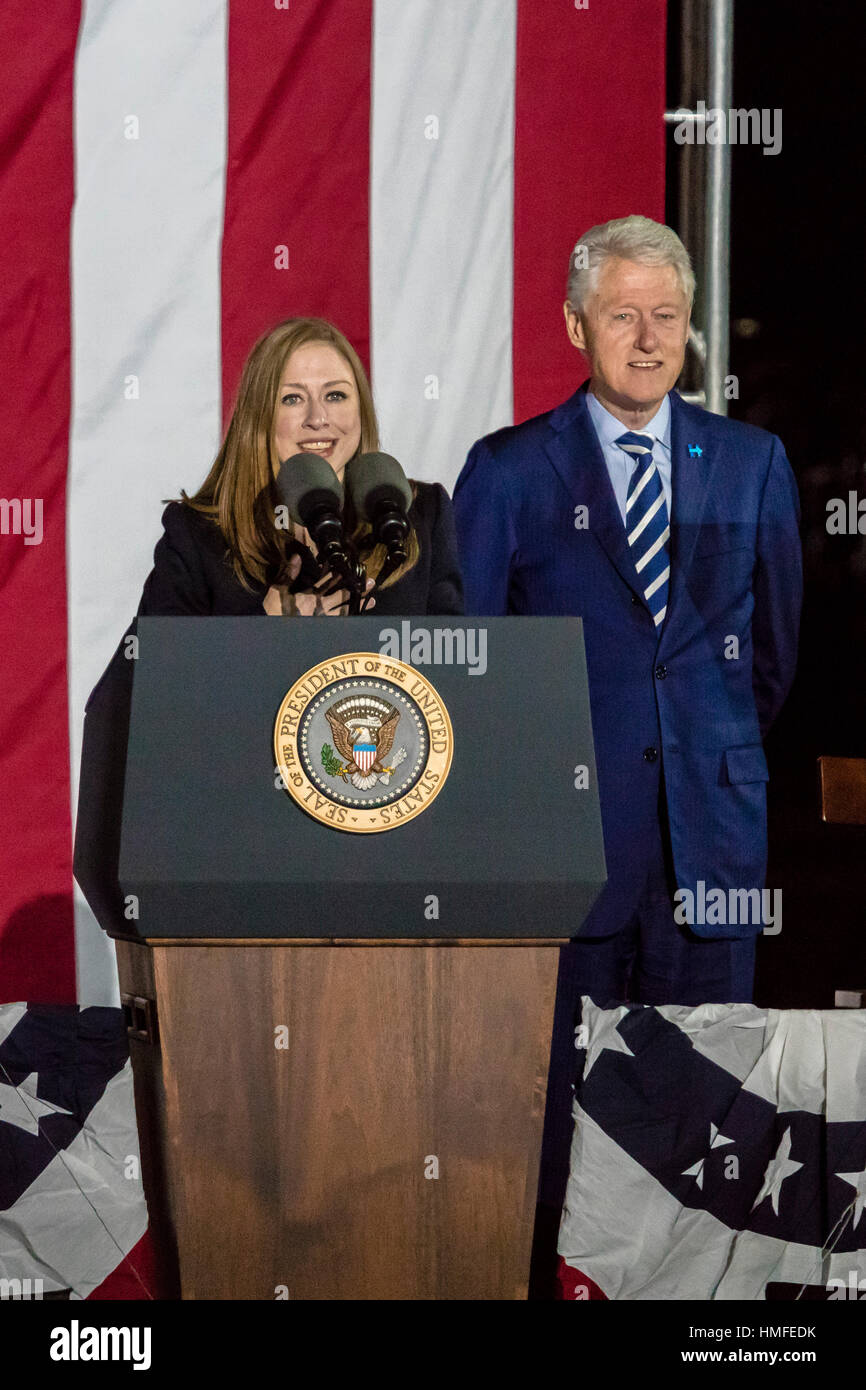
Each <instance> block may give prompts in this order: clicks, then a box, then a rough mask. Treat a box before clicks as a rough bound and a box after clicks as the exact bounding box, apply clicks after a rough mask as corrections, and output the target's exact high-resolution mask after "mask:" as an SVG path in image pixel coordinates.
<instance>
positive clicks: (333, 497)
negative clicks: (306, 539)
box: [276, 454, 363, 591]
mask: <svg viewBox="0 0 866 1390" xmlns="http://www.w3.org/2000/svg"><path fill="white" fill-rule="evenodd" d="M276 491H277V497H278V498H279V501H280V503H281V505H282V506H284V507H285V508H286V509H287V511H288V513H289V516H290V517H291V518H292V521H294V522H296V523H297V524H298V525H299V526H304V527H305V528H306V529H307V531H308V532H309V533H310V539H311V540H312V542H313V544H314V545H315V547H316V551H317V553H318V556H319V560H320V562H321V564H322V567H323V568H324V569H330V570H333V571H334V572H335V573H336V574H339V575H341V576H342V577H343V579H345V580H346V582H347V584H348V585H349V588H350V589H351V590H352V591H355V590H357V589H358V588H359V586H360V584H362V583H363V580H362V578H361V576H360V575H359V573H358V565H357V563H356V562H355V561H353V560H352V559H351V558H350V556H349V554H348V551H347V548H346V541H345V537H344V535H343V518H342V511H343V485H342V483H341V482H340V480H339V479H338V477H337V475H336V474H335V472H334V470H333V468H332V467H331V465H330V464H329V463H328V461H327V460H326V459H323V458H319V457H318V455H316V454H294V455H293V457H292V458H288V459H286V460H285V461H284V462H283V463H281V464H280V467H279V471H278V473H277V478H276Z"/></svg>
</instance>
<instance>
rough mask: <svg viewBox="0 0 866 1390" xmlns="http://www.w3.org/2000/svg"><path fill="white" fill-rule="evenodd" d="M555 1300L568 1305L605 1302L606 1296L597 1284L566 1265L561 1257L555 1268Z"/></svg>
mask: <svg viewBox="0 0 866 1390" xmlns="http://www.w3.org/2000/svg"><path fill="white" fill-rule="evenodd" d="M556 1298H557V1300H564V1301H565V1302H568V1303H601V1302H605V1303H606V1302H607V1294H606V1293H602V1291H601V1289H600V1288H599V1287H598V1284H596V1283H595V1282H594V1281H593V1280H592V1279H588V1278H587V1277H586V1275H585V1274H581V1272H580V1270H579V1269H574V1268H573V1267H572V1266H571V1265H567V1264H566V1263H565V1260H564V1259H563V1258H562V1256H561V1255H560V1257H559V1260H558V1262H557V1267H556Z"/></svg>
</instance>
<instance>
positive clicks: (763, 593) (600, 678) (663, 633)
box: [454, 386, 802, 937]
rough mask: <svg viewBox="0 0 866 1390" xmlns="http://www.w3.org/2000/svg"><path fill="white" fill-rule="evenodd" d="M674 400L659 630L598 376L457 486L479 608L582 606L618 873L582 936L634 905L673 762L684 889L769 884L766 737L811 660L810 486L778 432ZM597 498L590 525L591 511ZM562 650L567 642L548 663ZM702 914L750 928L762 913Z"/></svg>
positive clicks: (609, 846)
mask: <svg viewBox="0 0 866 1390" xmlns="http://www.w3.org/2000/svg"><path fill="white" fill-rule="evenodd" d="M671 411H672V415H671V448H672V492H673V497H672V505H671V513H672V514H671V581H670V588H669V594H668V610H667V616H666V618H665V621H664V623H663V625H662V628H661V630H660V632H657V631H656V629H655V627H654V625H653V620H652V617H651V614H650V611H649V608H648V606H647V604H646V603H645V601H644V598H643V592H642V589H641V585H640V580H639V578H638V575H637V572H636V570H635V567H634V562H633V559H632V555H631V551H630V549H629V546H628V542H627V540H626V535H625V527H624V526H623V522H622V518H621V516H620V513H619V511H618V509H617V505H616V500H615V498H614V494H613V489H612V487H611V484H610V479H609V477H608V472H607V468H606V466H605V462H604V457H603V454H602V451H601V446H600V445H599V442H598V438H597V436H596V433H595V430H594V428H593V426H592V422H591V420H590V416H589V411H588V410H587V406H586V387H585V386H583V387H581V388H580V389H579V390H578V391H577V392H575V394H574V395H573V396H572V397H571V398H570V399H569V400H567V401H566V402H565V403H564V404H563V405H561V406H559V407H558V408H557V409H556V410H553V411H551V412H549V413H548V414H545V415H540V416H538V417H536V418H535V419H533V420H528V421H526V423H525V424H522V425H517V426H513V427H510V428H508V429H502V430H498V431H497V432H496V433H495V434H491V435H488V436H487V437H486V438H484V439H481V440H479V441H478V443H477V444H475V445H474V446H473V448H472V450H471V452H470V454H469V457H468V458H467V460H466V464H465V466H464V468H463V471H462V473H461V474H460V477H459V479H458V480H457V486H456V489H455V493H454V510H455V517H456V522H457V536H458V544H459V547H460V555H461V563H462V569H463V577H464V585H465V592H466V611H467V613H473V614H477V615H488V614H489V615H491V616H492V615H495V614H504V613H517V614H521V613H522V614H576V615H579V616H580V617H581V618H583V620H584V632H585V640H586V655H587V665H588V669H589V685H590V699H591V705H592V717H593V735H594V740H595V751H596V760H597V765H598V778H599V796H600V801H601V813H602V821H603V826H604V838H605V851H606V858H607V869H608V885H607V887H606V889H605V890H604V893H603V894H602V896H601V898H600V900H599V902H598V904H597V905H596V907H595V908H594V909H593V912H592V913H591V914H590V917H589V919H588V920H587V922H586V924H585V925H584V928H583V930H582V932H581V935H595V936H598V935H605V934H607V933H609V932H612V931H616V930H618V929H619V928H620V927H622V926H623V925H624V924H625V921H626V919H627V918H628V916H629V915H630V914H631V913H632V912H633V911H634V909H635V906H636V903H637V899H638V897H639V895H640V892H641V888H642V885H643V880H644V876H645V874H646V870H647V864H648V855H649V854H650V853H651V852H652V846H653V845H655V844H657V842H658V829H657V827H658V819H659V778H660V776H663V777H664V783H665V790H666V793H667V808H668V816H669V822H670V843H671V849H672V852H673V862H674V870H675V877H676V881H677V885H678V886H679V887H680V888H688V889H691V891H692V892H695V893H697V892H698V891H699V890H698V889H697V883H698V881H699V880H703V881H704V883H705V885H706V891H707V892H708V891H709V890H710V889H711V888H721V889H723V890H726V894H727V890H730V889H732V888H740V889H747V890H748V889H752V888H761V887H763V884H764V878H765V873H766V785H765V784H766V781H767V775H768V774H767V763H766V758H765V756H764V750H763V746H762V743H761V740H762V737H763V735H764V734H765V733H766V731H767V729H768V728H769V726H770V724H771V723H772V721H773V719H774V718H775V716H776V715H777V713H778V712H779V709H780V708H781V705H782V703H783V701H784V699H785V696H786V695H787V693H788V690H789V689H790V686H791V682H792V680H793V677H794V669H795V664H796V651H797V634H798V627H799V616H800V604H801V595H802V563H801V548H800V540H799V531H798V523H799V507H798V502H797V489H796V484H795V481H794V476H793V473H792V471H791V467H790V465H789V463H788V460H787V458H786V456H785V451H784V449H783V447H782V445H781V443H780V441H779V440H778V439H777V438H776V437H775V435H771V434H768V433H767V432H766V431H764V430H760V429H757V428H755V427H754V426H751V425H746V424H742V423H741V422H739V421H735V420H727V419H724V418H723V417H721V416H718V415H713V414H710V413H709V412H708V411H705V410H700V409H698V408H696V407H695V406H691V405H687V404H686V403H685V402H684V401H683V400H682V399H681V398H680V396H679V395H677V393H676V392H671ZM583 507H585V508H587V510H588V525H586V526H585V527H584V526H577V527H576V525H575V521H576V518H577V520H578V521H580V520H581V518H582V515H583V514H582V513H576V510H575V509H576V508H583ZM557 658H558V654H557V652H555V651H551V653H550V660H551V664H553V663H555V662H556V661H557ZM654 750H655V752H656V753H657V756H656V757H655V758H653V756H652V754H653V751H654ZM563 756H564V757H565V758H567V757H568V753H566V752H564V755H563ZM745 915H747V914H745V913H743V912H742V911H741V912H740V916H741V917H742V916H745ZM748 915H749V916H750V917H751V916H752V914H751V913H750V914H748ZM693 930H694V931H695V932H697V933H698V934H700V935H703V936H708V937H712V936H748V935H750V934H752V933H753V932H756V931H758V930H760V922H758V923H756V924H752V923H751V922H749V923H742V922H741V924H740V925H734V926H731V925H730V923H729V922H728V923H723V924H722V925H716V924H701V923H696V924H695V925H694V927H693Z"/></svg>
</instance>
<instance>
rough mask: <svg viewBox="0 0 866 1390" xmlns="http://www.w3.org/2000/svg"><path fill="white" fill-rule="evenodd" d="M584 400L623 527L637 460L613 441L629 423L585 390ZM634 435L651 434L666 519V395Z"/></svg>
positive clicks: (668, 408) (668, 420) (668, 490)
mask: <svg viewBox="0 0 866 1390" xmlns="http://www.w3.org/2000/svg"><path fill="white" fill-rule="evenodd" d="M586 403H587V406H588V408H589V418H590V419H591V420H592V423H593V426H594V428H595V432H596V434H597V435H598V442H599V444H600V445H601V451H602V453H603V454H604V461H605V463H606V464H607V472H608V477H609V478H610V481H611V486H612V487H613V491H614V496H615V497H616V504H617V506H618V507H619V511H620V516H621V517H622V524H623V526H625V504H626V498H627V497H628V485H629V482H630V480H631V475H632V473H633V472H634V470H635V468H636V467H637V464H638V461H637V459H635V458H634V457H633V456H632V455H631V454H627V453H626V452H625V450H624V449H621V448H620V447H619V445H618V444H616V443H615V442H614V441H615V440H617V439H618V438H619V437H620V435H622V434H626V433H627V432H628V425H624V424H623V423H622V421H621V420H617V419H616V417H615V416H613V415H611V413H610V411H609V410H606V409H605V407H604V406H603V405H602V403H601V401H600V400H598V398H597V397H596V396H594V395H593V394H592V392H591V391H588V392H587V394H586ZM635 433H637V434H651V435H652V437H653V458H654V459H655V463H656V468H657V469H658V471H659V477H660V478H661V480H662V487H663V489H664V494H665V503H666V505H667V509H668V518H670V514H671V403H670V400H669V398H668V397H667V396H665V398H664V400H663V401H662V403H661V405H660V406H659V408H658V410H657V411H656V413H655V415H654V416H653V418H652V419H651V420H650V421H649V423H648V424H646V425H644V427H643V429H641V430H637V431H635Z"/></svg>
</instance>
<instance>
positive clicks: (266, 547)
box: [181, 318, 419, 588]
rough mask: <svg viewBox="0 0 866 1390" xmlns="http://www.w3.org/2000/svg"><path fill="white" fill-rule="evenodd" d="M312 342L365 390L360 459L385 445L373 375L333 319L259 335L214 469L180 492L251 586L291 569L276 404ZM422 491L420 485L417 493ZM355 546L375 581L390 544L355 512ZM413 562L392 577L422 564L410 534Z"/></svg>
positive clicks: (290, 322)
mask: <svg viewBox="0 0 866 1390" xmlns="http://www.w3.org/2000/svg"><path fill="white" fill-rule="evenodd" d="M306 343H327V344H328V345H329V346H330V347H333V348H335V349H336V351H337V352H339V353H340V355H341V356H342V357H344V358H345V360H346V361H347V362H348V364H349V366H350V367H351V369H352V374H353V376H354V378H355V385H356V386H357V388H358V401H359V407H360V415H361V439H360V443H359V445H358V448H357V450H356V453H355V455H353V457H357V455H358V454H367V453H374V452H375V451H376V450H377V449H378V448H379V426H378V423H377V421H376V411H375V408H374V406H373V393H372V391H371V390H370V383H369V381H368V380H367V373H366V372H365V371H364V367H363V364H362V363H361V359H360V358H359V356H358V354H357V353H356V352H355V349H354V348H353V347H352V345H351V343H350V342H349V341H348V339H347V338H345V337H344V336H343V334H342V333H341V332H340V330H339V329H338V328H335V327H334V325H333V324H332V323H328V322H327V320H326V319H317V318H296V319H286V320H285V322H284V323H278V324H277V326H276V328H272V329H271V331H270V332H269V333H266V334H265V335H264V337H262V338H260V339H259V341H258V342H257V343H256V345H255V347H254V348H253V350H252V352H251V353H250V355H249V357H248V358H247V361H246V364H245V366H244V369H243V372H242V374H241V381H240V386H239V387H238V395H237V402H236V404H235V408H234V410H233V411H232V417H231V420H230V421H229V427H228V429H227V431H226V436H225V439H224V440H223V443H222V447H221V448H220V451H219V453H218V454H217V456H216V458H215V460H214V463H213V467H212V468H211V470H210V472H209V473H208V475H207V477H206V478H205V480H204V482H203V483H202V485H201V487H200V488H199V490H198V492H196V493H195V494H194V495H193V496H192V497H188V496H187V494H186V493H185V492H182V493H181V498H182V500H183V501H184V502H185V503H186V505H187V506H189V507H193V508H195V510H196V511H198V512H201V513H203V514H204V515H205V516H208V517H210V519H211V520H212V521H214V522H215V523H216V525H217V526H218V527H219V529H220V531H221V532H222V534H223V536H224V537H225V540H226V544H227V546H228V549H229V554H230V555H231V560H232V565H233V568H234V571H235V574H236V575H237V576H238V578H239V580H240V581H241V583H242V584H243V585H244V586H245V587H246V588H249V581H250V579H254V580H256V581H257V582H258V583H260V584H264V583H266V582H267V578H268V575H269V574H270V575H271V576H273V574H274V572H275V569H276V572H278V573H279V572H280V571H282V570H284V569H285V564H286V560H287V546H288V547H289V548H290V542H291V533H290V532H287V531H285V530H280V529H278V528H277V526H276V525H275V521H274V508H275V506H276V505H277V504H278V499H277V496H276V492H275V489H274V478H275V476H276V470H277V468H278V467H279V464H280V462H281V460H280V459H279V458H278V456H277V453H276V448H275V443H274V421H275V418H276V408H277V400H278V397H279V390H280V385H281V382H282V375H283V370H284V368H285V365H286V362H287V361H288V359H289V358H290V357H291V355H292V353H293V352H294V351H295V349H296V348H299V347H303V346H304V345H305V344H306ZM414 491H415V489H414V488H413V492H414ZM349 511H350V504H349V503H348V502H347V522H348V527H349V529H351V537H352V541H353V542H354V544H355V545H356V547H357V549H358V551H359V554H360V556H361V558H362V560H363V561H364V563H365V565H366V568H367V573H368V574H369V575H370V576H371V577H373V578H375V576H376V575H377V574H378V573H379V570H380V569H381V568H382V565H383V564H384V561H385V547H384V546H381V545H379V546H373V544H372V533H371V530H370V526H369V524H368V523H366V522H360V521H358V520H357V518H355V517H354V516H350V515H349ZM407 549H408V557H407V559H406V561H405V562H404V563H403V564H402V565H401V566H400V568H399V569H398V570H395V572H394V573H393V574H392V575H391V576H390V577H389V578H388V579H386V580H385V583H384V584H383V586H382V587H383V588H387V587H388V586H389V585H390V584H393V583H395V582H396V581H397V580H398V579H399V578H400V577H401V576H402V575H404V574H405V573H406V571H407V570H409V569H411V568H412V566H413V565H414V564H415V563H416V561H417V559H418V554H419V549H418V538H417V536H416V534H415V532H414V530H413V531H412V532H411V534H410V537H409V544H408V547H407Z"/></svg>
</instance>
